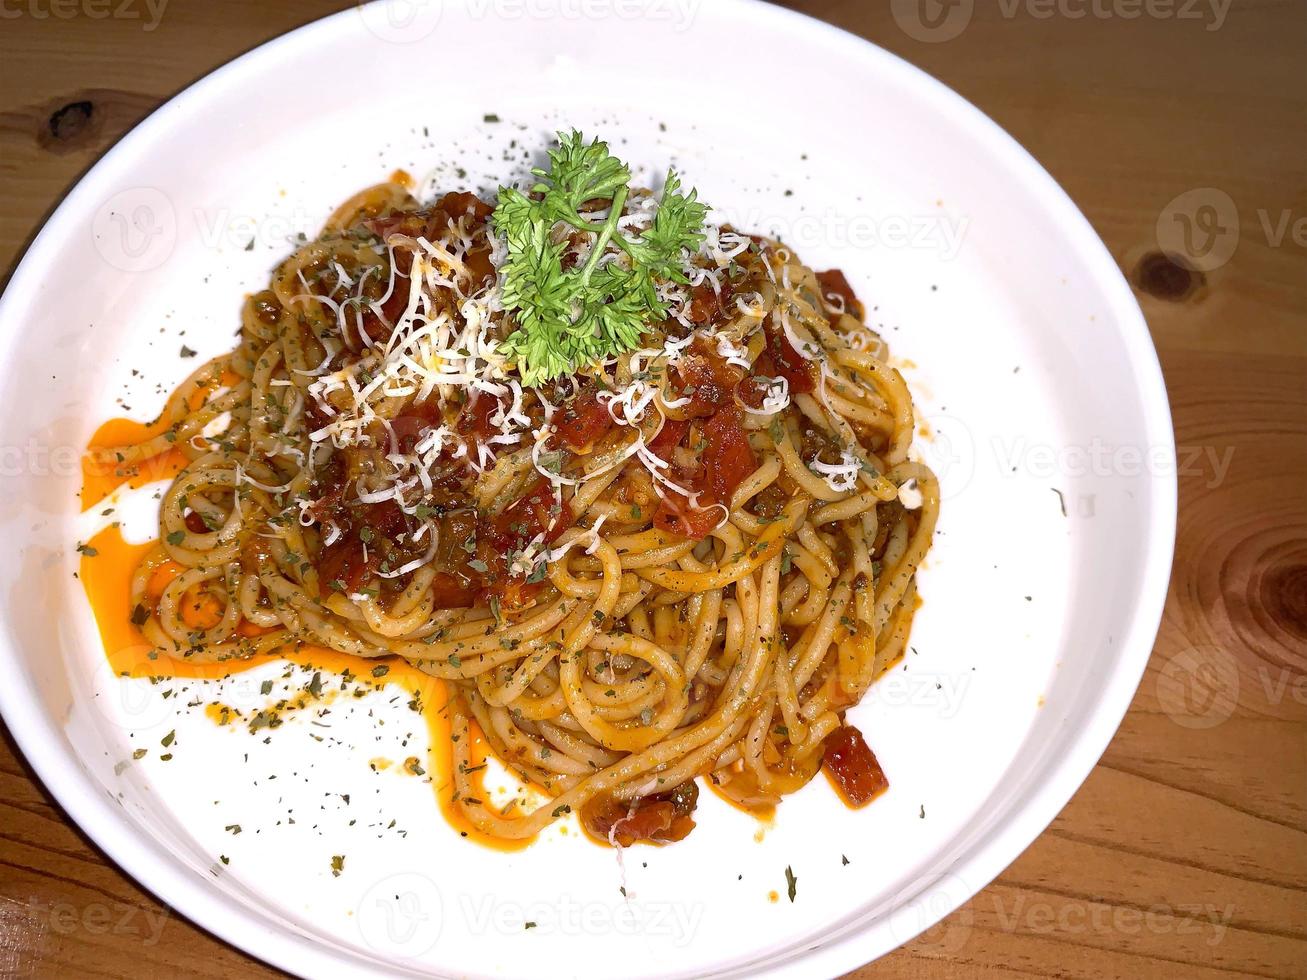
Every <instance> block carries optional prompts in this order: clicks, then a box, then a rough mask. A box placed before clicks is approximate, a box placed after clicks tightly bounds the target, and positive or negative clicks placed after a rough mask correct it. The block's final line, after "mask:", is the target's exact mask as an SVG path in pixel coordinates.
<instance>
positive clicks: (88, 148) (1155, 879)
mask: <svg viewBox="0 0 1307 980" xmlns="http://www.w3.org/2000/svg"><path fill="white" fill-rule="evenodd" d="M925 2H927V3H928V4H933V3H935V2H937V0H925ZM346 5H347V4H345V3H342V2H340V0H336V2H331V0H286V2H279V3H276V4H270V3H262V2H259V0H226V2H221V3H220V2H202V0H173V2H171V3H169V4H167V6H166V7H165V8H164V11H163V15H162V17H161V18H160V19H159V21H158V24H157V26H156V27H155V28H154V29H151V30H146V29H145V28H146V27H147V26H148V24H147V19H146V17H144V16H143V17H142V18H140V19H135V20H126V19H115V18H110V19H105V20H98V19H92V18H91V17H89V16H87V15H86V14H85V13H82V12H81V11H83V10H84V9H86V8H84V7H82V6H81V5H75V7H76V9H75V10H74V16H72V17H71V18H69V19H62V20H61V19H58V18H56V17H44V18H42V17H39V16H36V15H35V14H34V13H33V11H36V12H38V13H39V12H40V11H41V10H48V9H49V5H48V4H47V3H44V2H43V0H35V2H33V3H26V2H25V3H23V4H17V5H16V4H12V3H11V4H9V5H7V7H6V10H18V11H20V16H17V17H13V18H10V19H4V20H0V178H2V183H0V269H9V268H12V265H13V263H14V262H15V261H16V260H17V257H18V256H19V255H20V254H21V252H22V249H23V247H24V245H25V243H26V242H27V241H28V240H29V238H30V237H31V235H33V234H34V232H35V231H36V229H37V228H38V227H39V225H40V222H41V221H42V219H43V218H44V216H45V215H46V214H47V213H48V212H49V210H50V209H51V208H52V207H53V205H54V204H55V203H56V202H57V201H58V200H59V198H60V197H61V195H62V194H63V193H64V191H65V190H66V189H67V188H68V187H69V186H70V185H71V183H72V182H74V181H75V179H76V178H77V176H78V175H79V174H80V173H81V172H83V171H84V170H85V168H86V167H87V166H89V165H90V164H91V163H92V162H93V161H94V160H95V159H96V157H97V156H98V155H99V154H100V153H101V152H103V150H104V149H105V148H106V147H108V146H109V145H111V144H112V142H113V141H114V140H115V139H117V138H118V137H119V136H120V135H121V134H122V133H123V132H124V131H125V130H126V129H127V128H129V127H130V126H131V125H132V124H133V123H134V122H135V121H137V120H138V119H140V118H142V117H143V116H144V115H146V114H147V113H148V112H149V111H150V110H151V109H152V108H153V107H155V106H156V105H158V104H159V103H160V102H161V101H163V100H164V99H165V98H167V97H168V96H169V95H171V94H172V93H174V92H176V91H178V90H179V89H180V88H182V87H183V86H184V85H185V84H187V83H188V82H189V81H191V80H193V79H194V78H196V77H198V76H199V75H201V74H202V73H204V72H206V71H208V70H211V69H212V68H213V67H216V66H217V65H219V64H221V63H223V62H224V61H226V60H228V59H230V58H231V57H233V56H235V55H237V54H239V53H240V52H242V51H244V50H246V49H248V48H251V47H253V46H255V45H257V44H259V43H261V42H263V41H265V40H267V39H269V38H271V37H274V36H276V35H278V34H280V33H283V32H285V31H287V30H289V29H291V28H293V27H295V26H297V25H299V24H301V23H305V22H307V21H309V20H312V19H315V18H316V17H319V16H321V15H323V14H326V13H329V12H331V11H332V10H334V9H339V8H340V7H342V6H346ZM790 5H791V6H793V7H795V8H796V9H800V10H803V11H805V12H807V13H810V14H813V15H815V16H818V17H822V18H824V19H826V20H829V21H830V22H832V23H835V24H837V25H839V26H842V27H845V28H847V29H849V30H851V31H854V32H856V33H859V34H862V35H863V36H866V37H868V38H870V39H871V40H873V41H875V42H876V43H877V44H880V45H881V46H883V47H886V48H888V49H889V50H891V51H894V52H895V53H897V54H899V55H901V56H903V57H904V58H906V59H908V60H909V61H911V62H913V63H915V64H917V65H919V66H921V67H922V68H924V69H925V70H926V71H928V72H930V73H931V74H933V75H935V76H936V77H939V78H941V79H942V80H944V81H945V82H946V83H948V84H949V85H951V86H953V87H954V88H956V89H957V90H958V91H959V92H961V93H962V94H963V95H964V96H966V97H967V98H969V99H970V100H972V101H973V102H975V103H976V104H977V105H979V106H980V107H981V108H982V109H983V110H984V111H985V112H987V113H988V114H989V115H991V116H992V117H993V118H994V119H995V120H997V122H998V123H999V124H1000V125H1002V126H1003V127H1004V128H1006V129H1007V130H1008V131H1009V132H1011V133H1012V134H1013V135H1014V136H1016V138H1017V139H1018V140H1020V141H1021V142H1022V143H1023V144H1024V145H1025V146H1026V147H1028V148H1029V149H1030V150H1031V152H1033V153H1034V155H1035V156H1036V157H1037V158H1039V160H1040V161H1041V162H1042V163H1043V164H1044V165H1045V166H1047V167H1048V168H1049V170H1050V171H1051V172H1052V173H1053V175H1054V176H1055V177H1056V178H1057V179H1058V180H1059V181H1060V182H1061V184H1062V185H1063V186H1064V187H1065V188H1066V189H1067V190H1068V191H1069V192H1070V194H1071V196H1072V197H1073V198H1074V199H1075V200H1076V201H1077V202H1078V203H1079V204H1080V206H1081V207H1082V209H1083V210H1084V211H1085V213H1086V214H1087V215H1088V217H1089V219H1090V220H1091V222H1092V223H1093V224H1094V226H1095V227H1096V228H1097V230H1098V231H1099V233H1100V234H1101V235H1102V236H1103V238H1104V240H1105V241H1106V242H1107V243H1108V245H1109V247H1110V248H1111V250H1112V252H1113V254H1114V255H1115V256H1116V258H1117V259H1118V261H1119V262H1120V263H1121V266H1122V269H1123V271H1124V272H1125V273H1126V274H1127V275H1128V276H1129V277H1130V278H1131V280H1132V281H1133V282H1135V283H1136V285H1137V287H1138V293H1139V297H1140V301H1141V304H1142V306H1143V308H1144V312H1145V314H1146V315H1147V317H1148V321H1149V326H1150V328H1151V330H1152V333H1153V337H1154V340H1155V342H1156V344H1157V348H1158V351H1159V353H1160V355H1161V359H1162V367H1163V370H1164V373H1165V375H1166V380H1167V385H1168V389H1169V393H1170V398H1171V404H1172V409H1173V412H1174V415H1175V428H1176V436H1177V441H1178V443H1179V445H1180V446H1181V447H1182V454H1181V462H1182V468H1181V475H1180V520H1179V530H1178V539H1177V548H1176V557H1175V566H1174V573H1173V579H1172V583H1171V589H1170V595H1169V600H1168V603H1167V607H1166V613H1165V617H1164V622H1163V625H1162V630H1161V634H1160V635H1159V637H1158V640H1157V644H1156V647H1155V649H1154V654H1153V659H1152V662H1151V664H1150V667H1149V671H1148V674H1147V676H1146V677H1145V679H1144V682H1143V684H1142V686H1141V688H1140V690H1139V693H1138V694H1137V696H1136V698H1135V700H1134V704H1133V705H1132V707H1131V710H1130V713H1129V714H1128V716H1127V717H1126V719H1125V722H1124V723H1123V724H1122V726H1121V729H1120V731H1119V732H1118V734H1117V736H1116V738H1115V739H1114V740H1113V742H1112V744H1111V746H1110V747H1109V749H1108V750H1107V753H1106V754H1105V755H1104V757H1103V759H1102V761H1101V763H1100V764H1099V766H1098V767H1097V769H1096V770H1095V771H1094V773H1093V774H1092V775H1091V777H1090V778H1089V780H1088V781H1087V782H1086V783H1085V785H1084V787H1083V788H1082V789H1081V790H1080V792H1079V793H1078V794H1077V795H1076V797H1075V799H1074V800H1073V801H1072V802H1071V804H1070V805H1068V806H1067V808H1066V809H1065V810H1064V811H1063V813H1062V814H1061V815H1060V816H1059V817H1058V818H1057V820H1056V821H1054V823H1053V825H1052V826H1051V827H1050V828H1049V830H1048V831H1047V832H1046V833H1045V834H1044V835H1043V836H1041V837H1040V838H1039V839H1038V840H1037V841H1036V842H1035V843H1034V844H1033V845H1032V846H1031V847H1030V848H1029V849H1028V850H1027V852H1026V853H1025V854H1024V855H1022V857H1021V858H1020V859H1019V860H1018V861H1017V862H1016V863H1015V864H1014V865H1012V867H1011V868H1009V869H1008V870H1007V871H1006V872H1005V873H1004V874H1003V875H1002V876H1001V877H1000V878H999V879H998V880H997V881H996V882H994V883H993V884H992V885H991V886H990V887H988V888H987V889H985V890H984V891H983V892H981V893H980V894H979V895H978V896H977V897H976V898H975V899H973V900H972V901H971V902H969V903H967V905H965V906H964V907H963V908H962V909H960V910H958V912H956V913H955V914H954V915H952V916H951V917H950V918H949V919H948V920H946V921H945V922H944V923H942V924H941V925H939V926H937V927H936V928H934V929H932V930H930V931H929V932H928V933H926V934H925V935H923V936H921V937H919V938H918V939H916V940H914V941H913V942H911V943H909V944H908V945H907V946H905V947H904V948H902V949H900V950H898V951H897V952H895V953H893V954H892V955H890V956H888V957H886V958H884V959H883V960H881V961H879V962H878V963H876V964H875V965H874V966H869V967H866V968H864V969H863V970H861V971H858V972H857V974H856V976H867V977H870V976H872V975H873V974H874V975H876V976H878V977H879V976H885V977H903V978H926V977H930V978H935V977H994V978H998V977H1019V976H1023V977H1024V976H1041V977H1042V976H1057V977H1085V978H1098V977H1121V978H1125V977H1141V976H1142V977H1168V978H1169V977H1173V976H1177V975H1178V976H1183V977H1195V978H1217V977H1229V976H1231V975H1236V976H1264V977H1307V276H1305V275H1304V272H1307V262H1305V261H1304V259H1305V258H1307V255H1305V253H1307V248H1304V245H1303V243H1302V238H1301V236H1300V238H1299V241H1297V242H1295V241H1294V240H1293V237H1292V235H1291V234H1290V233H1288V232H1287V231H1286V233H1285V234H1284V236H1283V237H1277V235H1276V234H1275V232H1276V229H1277V227H1278V223H1279V222H1280V221H1281V219H1282V217H1283V216H1285V215H1287V216H1289V219H1290V224H1289V225H1288V227H1289V228H1291V227H1292V222H1293V221H1301V220H1303V219H1307V180H1305V179H1304V177H1305V176H1307V174H1305V173H1304V171H1305V169H1307V127H1305V126H1304V120H1307V73H1304V72H1303V69H1302V54H1303V44H1304V39H1307V4H1304V3H1301V2H1297V0H1279V2H1277V0H1233V3H1232V5H1231V6H1230V7H1229V9H1228V11H1226V13H1225V15H1224V17H1223V18H1221V19H1220V20H1219V23H1218V20H1217V17H1216V15H1215V14H1214V13H1213V10H1215V9H1216V8H1219V7H1221V6H1222V5H1221V4H1216V5H1215V6H1214V5H1213V4H1210V3H1206V2H1205V3H1203V4H1202V5H1201V7H1200V6H1199V5H1197V4H1194V5H1188V0H1185V2H1183V3H1176V4H1175V5H1174V6H1173V7H1170V8H1167V7H1165V6H1160V5H1154V6H1152V7H1149V8H1147V9H1146V10H1145V11H1144V13H1143V14H1142V15H1141V16H1138V17H1133V18H1132V17H1130V16H1128V14H1129V12H1130V11H1131V10H1132V9H1134V8H1135V7H1137V6H1138V5H1134V6H1132V5H1131V4H1130V3H1128V2H1117V3H1112V2H1107V0H1102V2H1100V3H1099V4H1097V5H1096V6H1093V7H1091V5H1090V4H1089V3H1088V2H1085V3H1078V2H1074V0H1059V3H1057V4H1048V3H1040V2H1033V3H1028V2H1007V0H1005V2H994V3H991V2H989V0H979V2H977V3H975V4H974V10H973V13H972V15H971V18H970V22H969V23H968V24H967V26H966V27H965V29H964V30H962V31H961V33H959V34H958V35H957V36H956V37H954V38H952V39H950V40H947V41H942V42H925V41H921V40H917V39H915V38H914V37H913V36H911V32H910V31H908V30H905V29H904V27H903V26H902V25H901V23H900V21H899V20H896V19H895V13H896V12H897V13H898V14H899V15H900V17H903V16H905V13H904V12H905V11H910V9H911V7H912V5H911V4H900V3H897V2H896V3H893V4H889V3H867V2H866V0H798V2H794V3H792V4H790ZM962 5H963V6H964V7H968V6H970V5H969V4H966V3H963V4H962ZM133 9H136V10H138V11H139V12H142V13H143V14H144V13H145V11H146V7H145V5H144V3H137V4H134V5H133ZM1164 9H1171V10H1172V12H1173V16H1170V17H1166V18H1164V17H1161V16H1156V15H1150V14H1149V13H1148V12H1147V11H1148V10H1153V11H1155V12H1156V11H1159V10H1164ZM1045 10H1051V11H1052V13H1051V15H1050V16H1043V12H1044V11H1045ZM1182 10H1187V11H1189V12H1190V13H1197V14H1200V15H1202V18H1203V19H1199V18H1197V17H1188V16H1185V17H1181V16H1178V13H1179V12H1180V11H1182ZM1077 12H1085V13H1086V15H1085V16H1081V17H1077V16H1074V15H1075V14H1076V13H1077ZM1103 12H1106V16H1100V15H1099V14H1100V13H1103ZM906 23H908V25H909V27H910V26H911V20H908V21H907V22H906ZM1204 187H1208V188H1216V189H1219V190H1220V191H1223V192H1225V193H1226V194H1228V195H1229V196H1230V198H1231V200H1232V201H1233V202H1234V204H1235V206H1236V208H1237V217H1236V219H1235V225H1234V227H1236V228H1237V229H1238V233H1239V244H1238V248H1237V250H1236V252H1235V254H1234V256H1233V257H1232V258H1231V259H1230V261H1229V262H1228V263H1226V264H1224V265H1222V266H1221V267H1219V268H1214V269H1209V270H1207V271H1205V272H1202V273H1190V272H1189V271H1188V270H1186V269H1183V268H1180V267H1179V266H1177V265H1175V264H1174V263H1170V262H1168V261H1165V260H1161V261H1159V260H1158V258H1157V256H1156V254H1155V253H1157V252H1158V251H1159V245H1158V238H1157V231H1156V228H1157V223H1158V220H1159V216H1161V215H1162V213H1163V210H1164V209H1165V208H1166V207H1167V205H1168V202H1170V201H1172V200H1173V199H1174V198H1175V197H1176V196H1177V195H1179V194H1181V193H1183V192H1185V191H1189V190H1191V189H1194V188H1204ZM6 278H7V276H6ZM1186 457H1191V458H1189V459H1188V462H1187V464H1186ZM1223 464H1228V466H1226V465H1223ZM0 814H2V816H0V975H3V976H11V975H12V976H29V975H32V976H49V977H54V976H108V977H128V976H130V977H173V976H208V975H213V976H219V975H221V976H239V977H260V976H273V975H275V973H274V971H271V970H269V969H267V968H266V967H263V966H261V965H260V964H258V963H255V962H253V961H251V960H250V959H248V958H246V957H244V956H243V955H241V954H239V953H237V952H235V951H233V950H231V949H229V948H228V947H226V946H224V945H223V944H222V943H221V942H219V941H217V940H215V939H213V938H212V937H210V936H208V935H207V934H205V933H204V932H202V931H200V930H199V929H197V928H195V927H194V926H192V925H191V924H189V923H187V922H186V921H184V920H182V919H181V918H180V917H179V916H177V915H175V914H172V913H170V912H169V911H168V910H167V909H165V908H163V907H161V906H160V905H159V903H158V902H156V901H155V900H154V899H153V898H152V897H151V896H149V895H147V894H145V893H144V892H142V891H141V890H140V889H139V888H137V887H136V886H135V885H134V884H133V883H132V882H131V881H130V880H129V879H127V878H126V877H125V876H124V875H123V874H122V873H121V872H119V871H118V870H117V869H116V868H115V867H113V866H112V865H111V864H109V863H108V862H107V861H106V860H105V858H104V857H103V856H102V855H101V854H100V853H99V852H98V851H97V850H96V849H95V848H94V847H93V846H92V845H90V844H89V843H88V842H87V841H86V839H85V838H84V837H83V836H82V835H81V834H80V833H79V832H78V831H77V830H76V829H74V828H73V827H72V826H71V824H70V823H69V821H68V820H67V818H66V817H65V816H64V815H63V814H62V813H61V812H60V810H59V809H58V807H57V806H56V805H55V804H54V803H53V802H52V801H51V799H50V797H49V796H48V795H47V794H46V793H45V791H44V790H43V789H42V788H40V786H39V784H38V783H37V782H36V781H35V780H34V778H33V777H32V775H31V773H30V771H29V770H28V769H27V768H26V766H25V764H24V763H23V762H22V761H21V760H20V759H19V758H18V755H17V753H16V751H15V749H14V747H13V744H12V742H11V741H9V739H8V736H7V733H6V736H5V739H4V740H3V741H0Z"/></svg>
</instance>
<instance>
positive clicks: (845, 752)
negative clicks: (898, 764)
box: [822, 725, 889, 807]
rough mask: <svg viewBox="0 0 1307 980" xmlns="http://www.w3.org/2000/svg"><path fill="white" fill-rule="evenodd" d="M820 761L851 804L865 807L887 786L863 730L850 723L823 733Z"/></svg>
mask: <svg viewBox="0 0 1307 980" xmlns="http://www.w3.org/2000/svg"><path fill="white" fill-rule="evenodd" d="M822 764H823V765H825V767H826V771H827V772H828V773H830V776H831V779H832V781H833V782H834V783H835V786H836V788H837V789H838V790H839V793H840V795H841V796H842V797H844V802H845V803H847V804H848V805H849V806H851V807H862V806H866V805H867V804H868V803H870V802H871V801H872V800H873V799H875V798H876V797H877V796H878V795H880V794H881V793H882V792H884V791H885V790H886V789H888V788H889V780H888V779H886V778H885V772H884V770H882V769H881V767H880V763H879V762H877V761H876V756H875V755H873V754H872V751H871V749H869V748H868V747H867V743H866V742H865V741H864V740H863V738H862V732H860V731H858V730H857V729H856V728H854V727H853V726H852V725H841V726H840V727H839V728H837V729H835V731H833V732H831V733H830V734H829V735H827V736H826V745H825V754H824V756H823V758H822Z"/></svg>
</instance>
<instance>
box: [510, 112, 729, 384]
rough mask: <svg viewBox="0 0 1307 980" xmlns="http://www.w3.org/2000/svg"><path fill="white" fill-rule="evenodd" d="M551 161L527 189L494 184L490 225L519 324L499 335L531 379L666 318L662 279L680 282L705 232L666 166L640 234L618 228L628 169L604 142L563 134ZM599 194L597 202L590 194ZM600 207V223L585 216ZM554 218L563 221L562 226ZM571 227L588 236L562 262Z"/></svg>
mask: <svg viewBox="0 0 1307 980" xmlns="http://www.w3.org/2000/svg"><path fill="white" fill-rule="evenodd" d="M549 163H550V166H549V169H548V170H540V169H535V170H533V171H532V173H533V174H534V175H535V176H536V177H537V178H538V182H537V183H536V184H534V185H533V186H532V187H531V188H530V190H529V191H528V192H526V193H524V192H522V191H520V190H518V189H516V188H511V187H504V188H500V191H499V206H498V208H496V210H495V214H494V223H495V229H496V230H497V232H498V233H499V234H502V235H503V236H504V238H505V240H506V242H507V245H508V259H507V261H506V262H505V263H504V264H503V265H502V266H501V268H500V270H499V271H500V273H501V275H502V284H503V304H504V308H505V309H506V310H508V311H509V312H510V313H511V314H513V316H514V317H515V318H516V321H517V329H516V330H515V331H514V332H513V333H511V334H509V336H508V337H507V339H506V340H505V341H504V343H503V349H504V351H505V353H506V354H507V355H509V356H511V357H515V358H516V361H517V366H518V373H519V374H520V375H521V377H522V382H523V384H526V385H538V384H541V383H542V382H545V381H548V380H550V379H553V378H557V377H561V376H564V375H568V374H572V373H574V372H575V371H576V370H577V369H578V368H581V367H584V366H585V365H587V364H589V363H591V362H593V361H596V360H599V359H602V358H604V357H608V356H611V355H614V354H619V353H622V352H623V351H627V350H631V349H633V348H635V347H637V346H639V343H640V335H641V334H642V333H643V332H644V329H645V326H646V325H647V324H649V323H652V322H657V321H659V320H662V319H665V318H666V317H667V304H666V303H665V302H663V301H662V300H660V299H659V297H658V284H659V283H660V282H674V283H680V284H682V285H684V284H686V283H687V282H688V280H687V278H686V264H687V262H686V254H685V253H686V251H687V250H690V251H693V250H695V249H697V248H698V247H699V244H700V243H701V242H702V241H703V223H704V219H705V217H706V216H707V213H708V208H707V207H706V206H705V205H704V204H702V203H700V202H699V200H698V198H697V194H696V192H695V191H694V190H691V191H690V192H689V193H688V194H684V193H682V191H681V181H680V179H679V178H678V177H677V175H676V173H675V171H672V170H669V171H668V173H667V181H666V183H665V185H664V188H663V195H662V199H661V200H660V201H659V203H658V206H657V209H656V211H655V212H654V216H653V222H652V225H651V226H650V227H649V228H648V229H647V230H646V231H645V232H644V233H643V234H640V235H638V236H634V237H633V236H631V235H628V234H627V233H625V232H623V231H622V230H621V229H620V228H618V225H617V222H618V219H619V218H621V216H622V210H623V208H624V207H625V206H626V202H627V199H628V198H629V197H630V193H631V188H630V186H629V185H630V181H631V170H630V168H629V167H627V165H626V164H624V163H623V162H622V161H621V160H619V159H617V158H616V157H614V156H613V155H612V153H611V152H610V151H609V149H608V144H607V143H603V142H601V141H599V140H597V139H596V140H594V141H593V142H590V143H587V142H586V141H585V137H584V136H582V135H581V133H579V132H577V131H575V130H573V131H572V132H571V133H570V134H563V133H560V134H559V136H558V146H557V147H556V148H555V149H553V150H551V151H550V152H549ZM597 202H598V203H597ZM586 205H588V207H586V210H587V211H596V210H602V209H603V208H605V207H606V208H607V210H608V217H607V218H606V220H604V221H603V222H601V223H597V222H593V221H589V220H587V219H586V218H584V217H582V215H581V209H582V207H583V206H586ZM560 225H561V226H563V227H562V228H561V229H560ZM567 226H570V227H571V228H573V229H576V230H577V231H582V232H587V233H589V234H591V235H594V236H595V238H594V240H593V243H592V245H591V249H590V253H589V256H588V258H587V260H586V262H585V264H584V265H579V264H578V265H577V266H575V267H573V268H570V269H565V268H564V267H563V258H564V255H565V253H566V251H567V248H568V245H569V240H568V235H567V234H559V233H558V232H559V231H560V230H561V231H563V232H566V231H567Z"/></svg>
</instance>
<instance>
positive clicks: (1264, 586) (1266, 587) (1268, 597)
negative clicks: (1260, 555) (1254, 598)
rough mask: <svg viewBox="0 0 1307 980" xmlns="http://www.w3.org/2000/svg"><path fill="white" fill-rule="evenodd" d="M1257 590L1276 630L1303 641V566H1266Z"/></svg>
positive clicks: (1306, 583) (1306, 584)
mask: <svg viewBox="0 0 1307 980" xmlns="http://www.w3.org/2000/svg"><path fill="white" fill-rule="evenodd" d="M1258 592H1259V595H1258V599H1259V600H1260V602H1261V606H1262V608H1263V609H1264V610H1265V611H1266V615H1267V616H1269V617H1270V618H1271V619H1272V620H1273V621H1274V622H1275V624H1276V625H1277V626H1279V627H1280V629H1282V630H1284V631H1285V632H1286V633H1291V634H1293V635H1294V636H1296V637H1298V638H1299V639H1303V640H1307V565H1277V566H1275V567H1273V568H1271V569H1268V570H1267V572H1266V574H1265V575H1264V576H1263V577H1262V580H1261V583H1260V588H1259V590H1258Z"/></svg>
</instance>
